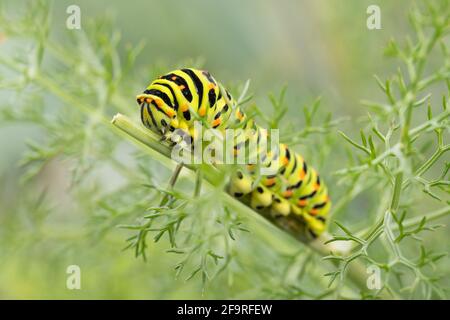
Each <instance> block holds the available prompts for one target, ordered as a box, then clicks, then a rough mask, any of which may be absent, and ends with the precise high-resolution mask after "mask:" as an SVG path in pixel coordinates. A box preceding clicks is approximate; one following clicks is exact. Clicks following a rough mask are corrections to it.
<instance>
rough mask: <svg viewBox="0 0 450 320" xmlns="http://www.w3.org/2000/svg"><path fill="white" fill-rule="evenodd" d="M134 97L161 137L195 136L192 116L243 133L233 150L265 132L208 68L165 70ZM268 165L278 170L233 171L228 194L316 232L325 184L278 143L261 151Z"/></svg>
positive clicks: (325, 206)
mask: <svg viewBox="0 0 450 320" xmlns="http://www.w3.org/2000/svg"><path fill="white" fill-rule="evenodd" d="M136 99H137V102H138V104H139V106H140V115H141V121H142V123H143V124H144V126H146V127H147V128H149V129H151V130H152V131H154V132H157V133H158V134H160V135H161V136H162V137H165V138H166V139H167V138H168V137H170V136H171V134H172V133H173V132H175V131H176V130H178V131H180V130H181V131H182V132H184V133H185V135H184V138H187V140H189V142H193V141H195V139H197V135H198V132H196V130H195V126H194V121H195V120H198V119H201V120H202V123H203V124H207V125H208V126H209V127H210V128H214V129H217V130H220V131H224V130H226V129H227V128H234V127H236V126H240V127H241V128H242V129H243V132H244V133H242V134H241V135H239V136H238V137H236V138H235V140H234V141H233V143H234V145H233V149H234V154H235V155H236V154H238V153H239V151H240V148H241V146H242V145H243V144H245V143H247V142H248V141H249V140H255V139H260V137H261V135H262V134H264V132H265V130H264V129H263V128H261V127H259V126H258V125H257V124H256V122H255V121H254V119H253V118H248V117H247V116H246V115H245V113H244V112H243V111H242V110H241V109H240V107H239V106H236V102H235V100H234V99H233V97H232V96H231V94H230V93H229V92H228V91H227V90H226V89H223V88H222V87H221V85H220V84H219V83H218V82H217V81H216V80H215V79H214V78H213V77H212V76H211V74H210V73H209V72H208V71H204V70H198V69H193V68H186V69H180V70H174V71H171V72H169V73H167V74H165V75H163V76H161V77H159V78H158V79H156V80H154V81H153V82H151V83H150V85H149V86H148V87H147V88H146V89H145V90H144V92H143V93H142V94H139V95H137V97H136ZM274 164H276V165H278V171H277V172H276V174H272V175H265V176H259V175H258V174H257V173H256V172H255V171H256V168H255V167H256V165H255V164H247V165H246V166H245V168H242V170H237V171H236V172H235V173H234V174H233V176H232V177H231V180H230V183H229V190H228V191H229V193H230V194H231V195H233V196H234V197H236V198H240V199H243V198H245V197H247V198H249V204H250V206H251V207H252V208H253V209H255V210H257V211H265V210H268V211H269V212H270V215H271V216H272V217H274V218H277V217H283V218H285V219H288V220H289V219H296V220H300V221H302V223H303V224H304V225H305V227H306V230H307V231H308V233H309V234H310V235H311V236H312V237H313V238H315V237H317V236H319V235H320V234H321V233H322V232H323V231H324V230H325V228H326V221H327V215H328V212H329V210H330V207H331V201H330V197H329V195H328V191H327V187H326V185H325V184H324V182H323V181H322V179H320V178H319V174H318V173H317V171H316V170H315V169H314V168H312V167H310V166H308V165H307V164H306V162H305V160H304V159H303V157H302V156H301V155H299V154H298V153H296V152H294V151H293V150H291V149H289V147H288V146H287V145H285V144H283V143H280V144H279V147H278V152H274V153H270V152H269V153H268V154H267V155H266V156H265V159H264V161H263V165H264V166H266V167H268V166H272V165H274Z"/></svg>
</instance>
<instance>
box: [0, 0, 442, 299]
mask: <svg viewBox="0 0 450 320" xmlns="http://www.w3.org/2000/svg"><path fill="white" fill-rule="evenodd" d="M0 10H1V11H0V32H1V34H2V35H3V37H4V38H5V39H6V41H8V48H7V49H8V50H5V52H2V53H0V90H1V91H0V94H1V97H6V98H3V99H2V101H1V102H0V124H1V126H7V125H9V124H12V123H22V124H26V125H29V126H32V127H33V128H36V129H37V130H38V132H39V133H38V134H37V135H36V137H35V138H33V140H30V141H27V146H28V147H27V152H26V153H25V154H24V156H23V158H22V159H21V162H20V170H19V171H20V180H21V182H20V184H18V186H17V189H18V190H20V192H21V193H22V194H23V198H22V199H21V201H20V207H19V206H17V207H14V206H13V205H11V207H10V208H8V207H5V212H11V214H10V215H8V219H10V220H11V223H15V224H18V223H19V222H18V221H16V220H14V219H15V218H14V216H13V214H14V213H16V212H18V211H19V210H20V211H21V212H22V211H23V212H27V214H28V215H30V216H31V220H32V221H33V223H34V224H35V225H36V226H41V225H45V217H47V216H49V215H52V214H54V213H55V210H57V209H56V208H54V207H52V204H53V201H54V200H53V201H51V200H50V199H49V198H50V196H49V195H47V190H46V187H43V188H42V187H40V186H39V181H41V180H40V177H41V175H42V173H43V172H44V171H45V170H48V167H50V166H51V165H52V164H54V163H55V162H62V163H63V164H64V167H66V168H69V169H67V171H68V172H70V188H69V194H70V201H71V202H73V203H75V204H76V206H75V207H76V209H74V212H84V215H85V225H84V226H81V227H80V228H85V230H87V231H86V232H83V233H82V234H80V235H79V236H80V237H87V238H88V239H89V241H90V243H94V244H95V243H97V242H100V241H104V240H105V239H107V238H108V237H109V236H110V235H111V234H119V235H120V237H121V239H122V240H123V241H122V242H121V243H120V244H119V247H118V248H117V253H116V254H118V255H119V254H127V253H130V252H132V253H133V255H134V256H135V257H136V258H138V259H139V260H138V262H139V263H144V261H147V263H149V264H152V263H155V260H154V259H153V256H152V251H153V249H154V248H155V247H159V248H163V249H164V250H165V251H166V252H167V254H168V255H173V256H176V257H177V258H178V259H177V262H176V263H175V264H174V265H173V266H172V267H173V269H172V270H169V269H167V270H164V272H167V273H172V274H174V275H175V276H176V277H177V278H180V279H182V280H186V281H197V282H198V288H199V291H201V292H202V293H203V294H204V295H206V296H207V295H208V293H209V292H210V291H213V290H214V289H215V288H222V287H223V286H224V285H225V286H226V287H227V288H232V287H233V286H237V287H239V285H242V283H239V281H242V282H243V283H251V284H252V285H251V286H248V287H252V288H255V289H253V291H249V292H240V291H239V290H235V291H233V290H231V289H226V290H223V291H222V289H216V290H218V291H220V293H222V294H226V293H230V295H232V297H235V298H241V297H244V298H245V297H247V298H248V297H261V298H289V299H299V298H307V299H323V298H367V299H377V298H428V299H430V298H446V297H447V294H448V293H447V291H446V283H448V277H449V274H448V269H449V268H448V257H447V253H446V252H435V250H433V247H432V246H431V245H428V244H427V243H426V242H425V241H422V237H426V236H428V237H430V234H431V235H433V234H435V233H437V232H440V230H441V229H443V228H444V226H443V225H442V224H440V221H442V220H443V219H445V218H447V221H448V215H449V214H450V206H449V205H450V201H449V200H448V194H449V191H450V190H449V181H448V170H449V167H450V163H449V162H448V151H449V148H450V147H449V144H446V140H448V129H449V123H448V117H449V113H450V111H449V108H448V98H449V91H450V52H449V50H450V48H449V47H448V46H449V34H450V8H449V6H448V4H447V2H445V1H442V2H436V3H435V2H432V4H429V3H425V4H423V5H422V4H421V5H419V6H418V7H415V8H414V9H413V10H412V11H411V12H410V14H409V20H410V24H411V27H412V31H413V35H412V36H411V37H408V38H407V39H406V42H405V43H399V42H397V41H394V40H392V41H391V42H390V43H389V44H388V46H387V49H386V54H387V56H389V57H392V58H394V59H396V61H397V62H398V69H397V70H396V71H395V73H394V74H393V75H392V76H390V77H388V78H387V79H386V80H381V78H380V77H379V76H375V79H374V88H375V87H376V86H377V85H378V88H379V89H380V90H381V91H382V92H383V94H384V95H385V97H386V98H385V101H382V102H374V101H369V100H363V101H362V104H363V105H364V106H365V107H366V108H367V113H366V115H364V116H362V117H360V118H359V119H358V121H357V124H358V126H360V127H361V130H357V131H360V132H359V137H357V138H356V137H355V135H356V134H355V130H354V129H353V131H352V130H351V129H352V127H351V124H350V121H348V120H349V119H348V117H334V116H333V115H332V114H331V113H330V112H326V109H327V108H326V106H325V105H323V103H322V102H321V99H317V100H315V101H312V102H311V103H310V104H309V105H307V106H304V107H303V108H302V110H303V117H302V119H300V120H299V119H295V120H297V121H296V122H295V123H294V122H293V121H292V122H289V121H288V120H287V119H286V118H287V117H286V114H287V113H288V110H289V109H290V108H294V107H295V108H298V106H290V105H289V106H288V105H287V103H286V99H285V97H286V94H287V92H288V90H287V88H286V87H283V88H282V89H281V90H280V91H279V92H280V93H279V94H269V99H268V105H269V106H270V109H268V108H263V107H261V106H259V105H256V104H255V103H254V102H253V96H252V95H251V94H250V93H249V91H250V82H249V81H247V82H245V83H243V84H241V85H230V86H227V88H229V89H230V91H231V92H232V93H233V95H234V96H235V97H237V98H238V99H237V104H238V105H240V106H242V107H243V108H244V109H245V111H246V113H247V115H248V116H249V117H255V118H256V119H257V120H258V123H259V124H261V126H263V127H266V128H281V137H280V140H281V141H282V142H283V143H287V144H289V145H290V146H293V147H294V146H296V147H297V146H303V147H304V150H306V151H307V152H308V154H307V155H308V156H309V157H310V158H311V157H312V158H313V159H314V160H316V163H318V165H319V166H320V165H322V164H323V163H324V162H326V158H327V157H329V156H330V150H331V149H341V150H345V152H347V154H348V163H342V164H340V167H341V169H340V170H338V171H336V172H331V171H330V170H328V171H327V168H318V169H319V171H320V172H321V175H322V176H323V177H326V178H325V179H327V180H329V181H330V182H328V185H329V189H330V193H331V194H332V198H333V202H334V203H333V208H332V215H333V216H332V217H331V222H330V226H329V228H330V232H331V233H332V234H333V236H332V237H330V238H329V240H328V241H327V242H326V243H323V242H322V243H318V244H317V243H315V244H311V243H308V242H306V243H305V242H299V241H298V239H296V238H295V237H292V235H291V234H289V232H285V231H283V230H282V229H280V228H277V227H276V226H274V225H273V224H271V223H270V222H268V221H267V220H265V219H264V218H262V217H261V216H260V215H259V214H258V213H256V212H254V211H253V210H252V209H251V208H249V207H247V206H245V205H244V204H242V203H240V202H239V201H237V200H236V199H234V198H232V197H231V196H229V195H228V194H227V193H226V192H225V189H226V183H227V181H228V177H229V176H230V175H231V174H232V172H233V170H234V169H235V168H234V167H233V166H227V167H223V168H221V170H216V169H215V168H213V167H211V166H208V165H199V166H196V167H190V166H186V167H183V168H182V167H180V166H177V165H176V163H174V162H172V161H171V160H170V158H169V156H170V153H168V150H169V149H168V147H167V145H165V144H164V143H162V142H160V141H159V139H158V137H156V136H155V135H154V134H152V133H151V132H149V131H148V130H146V129H145V128H143V127H142V125H141V124H140V123H139V118H138V117H139V109H138V106H136V104H135V101H134V97H135V95H136V94H137V91H136V90H141V89H142V88H143V87H144V86H145V85H147V84H148V82H149V81H150V80H151V79H153V78H154V77H156V76H157V75H159V74H162V73H164V72H167V71H168V70H170V69H174V68H175V67H180V66H186V65H189V66H195V67H202V65H203V62H202V61H201V60H188V61H182V62H180V63H179V64H178V65H176V66H174V65H171V66H170V67H168V66H164V65H156V64H153V65H151V62H150V66H147V67H146V68H142V67H140V68H136V67H135V66H136V60H137V57H138V56H139V53H140V52H141V51H142V49H143V48H144V42H141V43H139V44H137V45H136V46H131V45H129V44H128V43H126V41H123V40H122V39H121V36H120V33H119V32H118V31H116V30H114V27H113V24H112V22H111V19H108V18H96V19H95V20H90V21H88V22H86V23H85V24H84V26H83V29H82V30H79V31H77V32H73V33H72V34H71V37H72V38H71V39H70V43H71V44H70V45H68V44H67V43H65V45H61V44H60V42H59V41H58V38H57V37H58V35H53V34H52V30H50V17H51V6H50V5H49V4H48V2H46V1H36V2H33V3H32V4H30V5H29V6H27V7H23V8H21V12H20V14H16V15H11V14H9V13H8V11H7V10H6V8H3V7H1V6H0ZM124 42H125V44H124ZM431 61H432V63H431ZM152 77H153V78H152ZM289 90H292V89H289ZM436 96H439V98H437V97H436ZM117 113H120V114H123V115H126V116H123V115H118V116H115V117H114V115H116V114H117ZM113 117H114V118H113ZM111 119H113V121H112V122H113V123H112V124H111ZM298 121H302V123H301V125H299V124H298ZM353 125H354V121H353ZM299 127H300V128H301V129H300V130H298V128H299ZM337 132H339V134H340V136H339V138H336V137H335V136H336V133H337ZM130 142H131V144H130ZM308 146H321V147H320V148H312V147H308ZM446 157H447V158H446ZM446 159H447V160H446ZM105 171H107V172H114V173H115V174H117V175H118V177H119V178H118V180H119V182H117V183H115V184H114V188H108V184H109V183H110V181H109V179H110V177H109V176H107V177H106V179H105V177H104V175H102V172H105ZM322 172H323V173H322ZM105 181H106V182H105ZM111 183H112V182H111ZM36 190H39V192H38V193H37V196H35V194H36V192H35V191H36ZM333 193H334V194H335V195H334V196H333ZM364 194H370V196H372V197H374V198H375V199H376V203H375V205H374V206H373V207H371V208H370V209H368V212H357V214H358V215H359V216H360V217H361V216H362V217H364V218H363V219H364V221H365V223H366V224H365V225H360V224H351V223H349V222H348V221H352V219H351V217H350V214H349V212H350V211H351V210H352V203H353V202H355V201H357V200H358V197H360V196H361V195H364ZM374 195H375V196H374ZM14 201H16V202H14ZM422 202H424V203H427V204H428V203H431V205H429V206H423V205H421V203H422ZM11 203H18V200H17V199H12V200H11ZM430 208H432V209H430ZM365 217H367V218H365ZM8 221H9V220H8ZM6 227H7V224H6V223H5V224H4V225H2V226H0V230H1V229H5V232H4V233H0V234H2V235H0V241H2V242H6V239H8V240H9V241H11V239H14V236H15V235H14V234H13V233H12V232H8V230H7V229H6ZM441 227H442V228H441ZM36 229H39V228H36ZM55 235H56V237H57V238H58V239H59V240H60V241H62V242H64V235H63V234H61V235H58V234H57V233H55ZM342 243H344V244H351V246H350V247H348V250H346V251H344V252H340V253H332V254H330V250H329V248H331V246H332V245H334V244H336V245H337V244H342ZM122 249H124V251H123V252H122V251H121V250H122ZM251 256H255V257H264V259H263V260H264V261H263V260H262V259H260V260H258V259H252V258H251ZM255 260H256V261H255ZM445 265H447V271H445ZM367 266H375V267H378V268H379V269H380V270H381V275H382V281H381V284H382V286H381V287H380V288H378V289H376V290H370V289H369V288H368V287H367V285H366V278H367V273H366V267H367ZM324 275H326V276H324ZM148 276H149V277H152V276H154V275H151V274H149V275H148ZM242 279H244V280H242ZM219 297H222V298H223V297H224V296H219Z"/></svg>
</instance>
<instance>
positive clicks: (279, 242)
mask: <svg viewBox="0 0 450 320" xmlns="http://www.w3.org/2000/svg"><path fill="white" fill-rule="evenodd" d="M112 124H113V125H114V126H115V127H116V128H118V129H120V130H121V131H123V132H125V133H126V134H127V135H128V137H132V138H133V139H132V140H133V141H134V142H135V143H136V142H137V143H138V144H139V145H141V146H142V145H144V146H145V147H146V148H145V149H147V150H148V151H150V150H149V149H152V150H154V151H157V152H158V153H160V154H161V155H163V156H164V157H163V159H162V161H161V162H162V163H163V164H164V165H165V166H167V167H169V168H171V169H173V167H174V165H175V163H174V161H172V160H171V159H170V154H171V150H170V147H169V146H167V145H165V144H164V143H162V142H161V141H160V138H159V137H158V136H157V135H156V134H154V133H153V132H151V131H150V130H146V129H145V128H143V127H142V126H140V125H136V124H134V123H133V122H132V121H131V120H130V119H129V118H127V117H126V116H124V115H121V114H117V115H115V116H114V118H113V120H112ZM184 166H185V167H186V168H188V169H190V170H191V172H190V174H191V175H193V176H194V172H193V171H192V170H196V169H198V167H199V166H198V165H193V164H184ZM207 168H208V166H202V171H204V172H203V173H204V176H203V177H204V179H205V180H206V182H208V183H207V186H209V187H213V186H212V185H214V181H217V180H215V179H217V178H218V177H219V176H218V175H219V172H218V171H217V170H215V169H212V168H211V169H210V170H205V169H207ZM221 197H222V200H223V201H224V203H225V204H226V205H227V206H228V207H229V208H231V209H233V210H235V211H236V212H239V213H240V214H241V215H243V216H244V217H246V218H248V227H249V229H250V230H251V231H252V232H253V233H254V234H256V235H257V236H258V237H261V238H263V239H265V240H266V241H267V242H268V243H271V244H272V245H273V247H274V248H276V250H277V251H278V252H280V253H282V254H285V255H295V254H296V253H298V243H299V241H300V242H301V243H303V244H305V245H306V246H308V247H309V248H310V249H311V250H313V251H314V252H316V253H317V254H319V255H321V256H327V255H329V254H330V253H334V254H340V255H345V254H347V251H346V250H342V249H341V250H340V249H339V248H338V247H336V243H335V242H333V243H329V244H324V242H325V241H326V240H329V238H330V236H329V235H328V234H325V235H323V236H321V237H320V238H318V239H316V240H314V241H305V240H304V239H302V238H301V237H295V235H292V234H289V233H287V232H284V231H283V230H281V229H280V228H277V227H276V226H275V225H273V224H272V223H270V222H269V221H268V220H267V219H265V218H264V217H263V216H261V215H260V214H258V213H257V212H255V211H253V209H251V208H250V207H248V206H247V205H245V204H244V203H242V202H240V201H238V200H236V199H235V198H233V197H232V196H230V195H229V194H227V193H225V192H223V193H222V194H221ZM347 276H348V277H349V279H350V280H351V281H352V282H353V283H354V284H355V286H356V287H358V288H359V289H360V290H363V291H365V290H367V285H366V277H367V274H366V267H365V266H364V264H362V263H360V262H359V261H354V262H353V263H352V264H351V265H350V266H349V267H348V270H347ZM384 297H385V298H389V296H386V295H385V296H384Z"/></svg>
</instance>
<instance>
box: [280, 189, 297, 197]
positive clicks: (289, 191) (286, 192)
mask: <svg viewBox="0 0 450 320" xmlns="http://www.w3.org/2000/svg"><path fill="white" fill-rule="evenodd" d="M293 193H294V192H292V190H286V191H285V192H283V193H282V194H281V195H282V196H283V197H284V198H289V197H292V194H293Z"/></svg>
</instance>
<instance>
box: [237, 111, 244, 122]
mask: <svg viewBox="0 0 450 320" xmlns="http://www.w3.org/2000/svg"><path fill="white" fill-rule="evenodd" d="M236 117H237V118H238V119H239V120H242V118H244V114H243V113H242V112H241V111H239V110H237V111H236Z"/></svg>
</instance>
